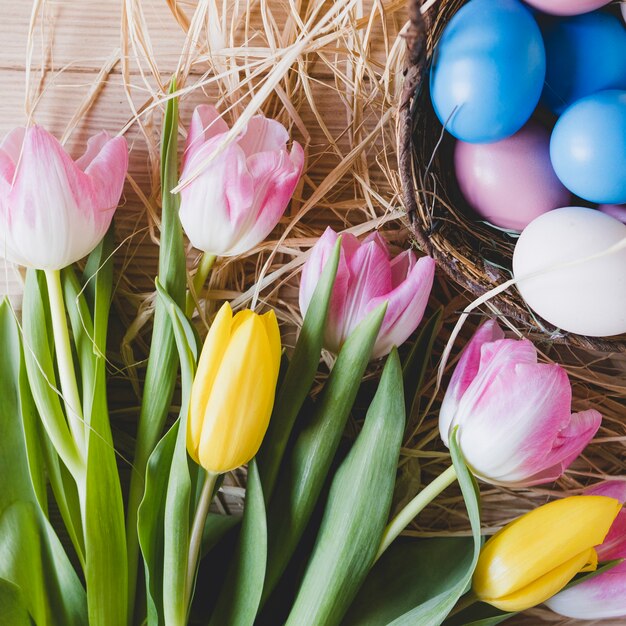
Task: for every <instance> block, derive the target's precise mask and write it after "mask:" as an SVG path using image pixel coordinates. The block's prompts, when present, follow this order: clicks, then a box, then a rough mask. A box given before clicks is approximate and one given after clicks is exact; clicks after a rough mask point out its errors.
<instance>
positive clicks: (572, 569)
mask: <svg viewBox="0 0 626 626" xmlns="http://www.w3.org/2000/svg"><path fill="white" fill-rule="evenodd" d="M594 556H595V551H594V549H593V548H589V549H588V550H584V551H583V552H581V553H580V554H577V555H576V556H574V557H572V558H571V559H569V560H568V561H566V562H565V563H563V564H562V565H559V566H558V567H555V568H554V569H553V570H552V571H550V572H548V573H547V574H544V575H543V576H541V577H540V578H538V579H537V580H534V581H533V582H532V583H530V584H529V585H527V586H526V587H523V588H522V589H519V590H517V591H515V592H514V593H512V594H510V595H508V596H503V597H499V598H494V599H490V598H483V601H485V602H488V603H489V604H491V605H493V606H495V607H496V608H498V609H500V610H501V611H507V612H508V611H511V612H515V611H525V610H526V609H529V608H531V607H533V606H537V605H538V604H541V603H542V602H545V601H546V600H548V599H549V598H551V597H552V596H553V595H554V594H555V593H558V592H559V591H560V590H561V589H563V587H565V585H567V583H568V582H570V580H572V578H574V576H576V574H578V572H581V571H584V568H585V565H586V564H587V563H589V562H590V561H593V560H594Z"/></svg>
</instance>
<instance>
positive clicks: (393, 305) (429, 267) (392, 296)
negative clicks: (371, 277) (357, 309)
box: [367, 256, 436, 358]
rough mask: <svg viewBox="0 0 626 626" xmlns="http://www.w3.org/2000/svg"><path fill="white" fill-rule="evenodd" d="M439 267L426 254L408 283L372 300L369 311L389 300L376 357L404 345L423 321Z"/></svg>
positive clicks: (419, 261)
mask: <svg viewBox="0 0 626 626" xmlns="http://www.w3.org/2000/svg"><path fill="white" fill-rule="evenodd" d="M435 266H436V264H435V261H434V259H432V258H431V257H428V256H426V257H422V258H421V259H419V260H418V261H417V263H415V265H414V266H413V269H412V270H411V273H410V274H409V276H408V277H407V278H406V280H405V281H404V282H402V283H400V284H399V285H398V286H397V287H396V288H395V289H393V290H392V291H390V292H389V293H387V294H386V295H384V296H379V297H378V298H372V299H371V300H370V303H369V306H368V307H367V308H368V310H373V309H375V308H376V307H377V306H379V305H380V304H381V303H382V302H383V301H384V300H387V301H388V302H389V305H388V306H387V311H386V313H385V317H384V319H383V323H382V326H381V329H380V332H379V334H378V339H377V340H376V344H375V346H374V351H373V356H374V358H379V357H381V356H384V355H386V354H389V352H391V349H392V348H393V347H394V346H400V345H402V344H403V343H404V342H405V341H406V340H407V339H408V338H409V337H410V336H411V334H412V333H413V332H414V331H415V329H416V328H417V327H418V325H419V323H420V322H421V321H422V318H423V317H424V311H425V310H426V305H427V304H428V298H429V297H430V291H431V289H432V286H433V281H434V278H435Z"/></svg>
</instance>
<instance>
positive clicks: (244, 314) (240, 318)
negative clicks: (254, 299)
mask: <svg viewBox="0 0 626 626" xmlns="http://www.w3.org/2000/svg"><path fill="white" fill-rule="evenodd" d="M253 317H256V313H255V312H254V311H251V310H250V309H243V310H242V311H238V312H237V313H235V317H233V326H232V329H231V334H234V333H235V331H236V330H237V329H238V328H239V327H240V326H241V325H242V324H243V323H244V322H247V321H248V320H249V319H251V318H253Z"/></svg>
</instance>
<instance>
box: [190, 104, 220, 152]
mask: <svg viewBox="0 0 626 626" xmlns="http://www.w3.org/2000/svg"><path fill="white" fill-rule="evenodd" d="M227 132H228V124H227V123H226V122H225V121H224V120H223V119H222V118H221V116H220V114H219V112H218V110H217V109H216V108H215V107H214V106H211V105H208V104H201V105H199V106H197V107H196V108H195V110H194V112H193V115H192V116H191V123H190V125H189V131H188V133H187V143H186V145H185V157H184V160H185V161H186V160H187V159H191V158H192V157H193V155H194V154H195V153H196V152H197V151H198V150H199V149H200V148H201V147H202V145H203V144H204V143H205V142H206V141H208V140H209V139H212V138H213V137H216V136H218V135H224V134H225V133H227Z"/></svg>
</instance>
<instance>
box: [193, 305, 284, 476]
mask: <svg viewBox="0 0 626 626" xmlns="http://www.w3.org/2000/svg"><path fill="white" fill-rule="evenodd" d="M280 353H281V347H280V332H279V330H278V322H277V321H276V315H275V313H274V311H269V313H266V314H265V315H257V314H256V313H253V312H252V311H249V310H246V311H240V312H239V313H237V314H236V315H235V316H233V313H232V310H231V308H230V305H229V304H228V303H226V304H224V305H223V306H222V308H221V309H220V310H219V312H218V314H217V316H216V317H215V320H214V321H213V324H212V326H211V329H210V330H209V333H208V335H207V338H206V340H205V342H204V347H203V348H202V354H201V355H200V361H199V362H198V370H197V372H196V377H195V379H194V382H193V385H192V388H191V401H190V411H189V422H188V430H187V449H188V451H189V454H190V455H191V457H192V458H193V459H194V460H195V461H196V462H197V463H199V464H200V465H202V467H204V469H206V470H207V471H208V472H212V473H214V474H223V473H224V472H228V471H230V470H233V469H235V468H237V467H239V466H241V465H243V464H244V463H247V462H248V461H249V460H250V459H251V458H252V457H253V456H254V455H255V454H256V453H257V451H258V449H259V447H260V446H261V442H262V441H263V437H264V436H265V431H266V430H267V426H268V424H269V419H270V415H271V413H272V408H273V406H274V394H275V390H276V382H277V380H278V370H279V367H280Z"/></svg>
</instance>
